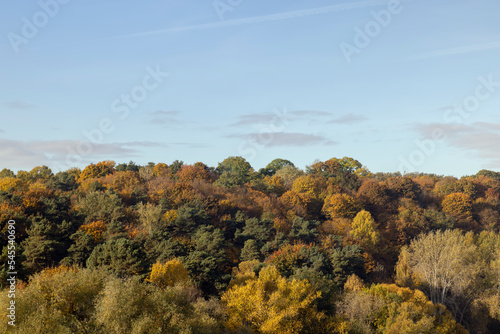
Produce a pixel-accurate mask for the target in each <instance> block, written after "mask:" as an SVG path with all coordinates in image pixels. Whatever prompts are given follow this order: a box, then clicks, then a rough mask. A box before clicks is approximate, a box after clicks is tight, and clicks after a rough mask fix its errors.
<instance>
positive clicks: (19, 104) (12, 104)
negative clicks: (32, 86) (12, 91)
mask: <svg viewBox="0 0 500 334" xmlns="http://www.w3.org/2000/svg"><path fill="white" fill-rule="evenodd" d="M3 106H4V107H6V108H9V109H16V110H19V109H33V108H35V107H36V106H35V105H34V104H31V103H27V102H23V101H9V102H5V103H3Z"/></svg>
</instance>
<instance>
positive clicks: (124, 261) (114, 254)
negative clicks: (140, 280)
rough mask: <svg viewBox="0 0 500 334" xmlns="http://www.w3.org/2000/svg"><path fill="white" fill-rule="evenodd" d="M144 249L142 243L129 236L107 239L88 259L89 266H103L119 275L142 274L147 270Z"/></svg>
mask: <svg viewBox="0 0 500 334" xmlns="http://www.w3.org/2000/svg"><path fill="white" fill-rule="evenodd" d="M144 260H145V256H144V251H143V250H142V248H141V247H140V245H139V244H138V243H137V242H135V241H133V240H130V239H127V238H117V239H111V240H108V241H106V242H105V243H104V244H101V245H99V246H97V247H96V248H94V250H93V251H92V254H91V255H90V257H89V258H88V259H87V267H88V268H90V269H92V268H101V269H104V270H107V271H109V272H111V273H113V274H114V275H116V276H118V277H125V276H130V275H141V274H144V272H145V270H146V263H145V262H144Z"/></svg>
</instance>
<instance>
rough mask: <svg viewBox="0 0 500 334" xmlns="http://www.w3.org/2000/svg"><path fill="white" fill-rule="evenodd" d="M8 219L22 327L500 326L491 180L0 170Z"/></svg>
mask: <svg viewBox="0 0 500 334" xmlns="http://www.w3.org/2000/svg"><path fill="white" fill-rule="evenodd" d="M0 217H1V220H0V222H1V224H2V226H1V227H2V233H1V234H0V239H1V242H2V243H1V245H2V253H1V258H2V259H1V263H2V267H1V268H0V269H1V270H0V277H1V280H0V282H1V283H0V284H1V285H2V287H3V288H5V289H8V287H7V284H8V281H7V277H8V274H7V273H8V272H9V270H8V268H7V262H8V256H9V255H8V247H7V245H8V238H7V237H8V228H9V227H8V225H9V224H8V221H9V220H14V221H15V229H16V266H17V272H18V275H17V279H18V282H17V294H16V303H17V308H16V309H17V314H16V318H17V320H16V327H15V330H14V331H15V332H20V333H21V332H25V333H26V332H27V333H35V332H40V333H49V332H51V333H467V332H470V333H498V332H500V173H499V172H495V171H490V170H482V171H479V172H478V173H477V174H475V175H470V176H464V177H462V178H455V177H452V176H440V175H434V174H404V175H401V174H400V173H371V172H370V171H369V169H368V168H367V167H366V166H363V165H362V164H361V163H360V162H359V161H357V160H355V159H353V158H349V157H344V158H332V159H330V160H326V161H316V162H314V163H312V164H311V165H310V166H307V168H306V169H305V170H301V169H299V168H297V167H296V166H295V165H294V164H293V163H292V162H291V161H288V160H285V159H275V160H273V161H271V162H270V163H269V164H268V165H267V166H266V167H265V168H262V169H260V170H255V169H254V168H253V167H252V166H251V164H250V163H249V162H248V161H246V160H245V159H244V158H242V157H228V158H227V159H225V160H224V161H222V162H220V163H219V164H218V166H213V167H210V166H207V165H205V164H204V163H201V162H197V163H195V164H193V165H188V164H184V163H183V162H182V161H178V160H176V161H174V162H173V163H172V164H166V163H149V164H147V165H145V166H141V165H137V164H136V163H134V162H129V163H120V164H116V163H115V162H113V161H102V162H99V163H96V164H90V165H88V166H86V167H85V168H83V170H80V169H78V168H71V169H68V170H65V171H60V172H57V173H53V172H52V171H51V169H50V168H48V167H47V166H37V167H34V168H33V169H32V170H30V171H18V172H17V173H14V172H12V171H11V170H9V169H3V170H2V171H0ZM5 291H7V290H5ZM0 303H1V305H2V307H1V310H0V318H1V319H2V320H1V321H3V322H5V323H7V321H8V320H7V311H6V307H4V305H7V304H8V303H9V299H8V298H7V293H2V295H1V296H0ZM6 330H7V329H6V327H4V326H0V332H5V331H6Z"/></svg>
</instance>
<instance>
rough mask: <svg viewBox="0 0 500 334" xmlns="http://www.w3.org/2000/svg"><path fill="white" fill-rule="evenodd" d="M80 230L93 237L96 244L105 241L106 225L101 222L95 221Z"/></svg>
mask: <svg viewBox="0 0 500 334" xmlns="http://www.w3.org/2000/svg"><path fill="white" fill-rule="evenodd" d="M80 230H82V231H83V232H85V233H87V234H90V235H92V237H93V238H94V240H95V242H101V241H102V240H103V236H104V232H106V223H105V222H103V221H100V220H98V221H94V222H92V223H89V224H85V225H82V226H80Z"/></svg>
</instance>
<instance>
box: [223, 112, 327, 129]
mask: <svg viewBox="0 0 500 334" xmlns="http://www.w3.org/2000/svg"><path fill="white" fill-rule="evenodd" d="M332 115H333V114H332V113H331V112H327V111H318V110H294V111H287V110H284V111H276V112H264V113H253V114H245V115H240V116H238V121H236V122H234V123H232V124H231V125H232V126H246V125H250V126H255V125H256V126H259V125H269V124H273V123H274V122H280V123H282V122H290V121H303V120H306V121H311V120H314V119H316V118H319V117H328V116H332Z"/></svg>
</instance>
